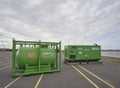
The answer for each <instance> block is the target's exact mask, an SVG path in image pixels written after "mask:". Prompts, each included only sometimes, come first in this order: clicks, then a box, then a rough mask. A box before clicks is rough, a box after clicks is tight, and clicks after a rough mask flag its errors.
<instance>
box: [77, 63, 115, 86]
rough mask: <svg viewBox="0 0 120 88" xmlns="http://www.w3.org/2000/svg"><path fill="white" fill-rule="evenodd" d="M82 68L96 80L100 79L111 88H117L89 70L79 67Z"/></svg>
mask: <svg viewBox="0 0 120 88" xmlns="http://www.w3.org/2000/svg"><path fill="white" fill-rule="evenodd" d="M78 66H79V67H80V68H82V69H83V70H84V71H86V72H88V73H89V74H91V75H92V76H94V77H95V78H97V79H99V80H100V81H102V82H103V83H105V84H106V85H108V86H109V87H111V88H115V87H114V86H113V85H111V84H110V83H108V82H106V81H105V80H103V79H102V78H100V77H98V76H97V75H95V74H94V73H92V72H90V71H89V70H87V69H86V68H84V67H82V66H80V65H78Z"/></svg>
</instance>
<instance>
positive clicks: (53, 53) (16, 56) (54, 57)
mask: <svg viewBox="0 0 120 88" xmlns="http://www.w3.org/2000/svg"><path fill="white" fill-rule="evenodd" d="M60 70H61V42H41V41H16V40H15V39H13V50H12V76H20V75H30V74H38V73H49V72H57V71H60Z"/></svg>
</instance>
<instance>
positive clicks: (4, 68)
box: [0, 65, 11, 70]
mask: <svg viewBox="0 0 120 88" xmlns="http://www.w3.org/2000/svg"><path fill="white" fill-rule="evenodd" d="M10 66H11V65H8V66H5V67H2V68H0V70H4V69H6V68H9V67H10Z"/></svg>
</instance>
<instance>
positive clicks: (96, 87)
mask: <svg viewBox="0 0 120 88" xmlns="http://www.w3.org/2000/svg"><path fill="white" fill-rule="evenodd" d="M72 67H73V68H74V69H75V70H76V71H77V72H78V73H80V74H81V75H82V76H83V77H84V78H85V79H86V80H87V81H88V82H90V83H91V84H92V85H93V86H94V87H95V88H99V87H98V85H96V84H95V83H94V82H93V81H92V80H90V79H89V78H88V77H87V76H86V75H84V74H83V73H82V72H81V71H80V70H78V69H77V68H76V67H75V66H73V65H72Z"/></svg>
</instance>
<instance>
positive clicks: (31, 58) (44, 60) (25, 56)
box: [16, 47, 56, 69]
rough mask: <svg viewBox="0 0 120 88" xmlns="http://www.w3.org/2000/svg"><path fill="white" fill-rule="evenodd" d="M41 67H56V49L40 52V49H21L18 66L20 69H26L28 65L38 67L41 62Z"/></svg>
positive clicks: (42, 49)
mask: <svg viewBox="0 0 120 88" xmlns="http://www.w3.org/2000/svg"><path fill="white" fill-rule="evenodd" d="M39 55H40V56H41V58H40V64H41V65H48V64H51V66H54V64H55V59H56V54H55V49H47V48H45V49H44V48H41V49H40V51H39V48H38V47H20V48H19V51H18V53H17V57H16V59H17V65H18V67H19V69H25V66H26V64H27V65H29V66H37V65H38V62H39Z"/></svg>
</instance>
